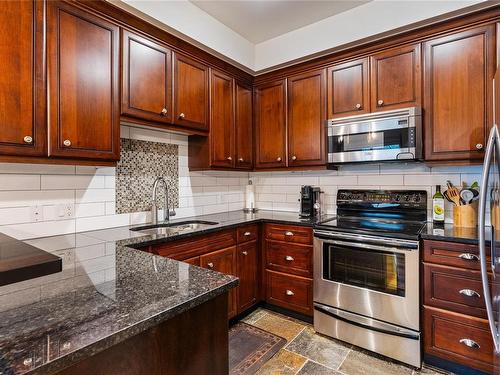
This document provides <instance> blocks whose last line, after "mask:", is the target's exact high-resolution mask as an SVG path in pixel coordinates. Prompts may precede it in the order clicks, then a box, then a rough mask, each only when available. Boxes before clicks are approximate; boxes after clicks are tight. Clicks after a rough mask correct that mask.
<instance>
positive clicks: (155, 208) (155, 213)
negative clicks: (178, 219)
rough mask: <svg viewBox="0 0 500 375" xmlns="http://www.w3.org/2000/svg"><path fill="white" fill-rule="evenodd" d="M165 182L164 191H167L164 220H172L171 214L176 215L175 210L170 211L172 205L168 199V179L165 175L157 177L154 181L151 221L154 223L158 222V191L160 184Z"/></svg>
mask: <svg viewBox="0 0 500 375" xmlns="http://www.w3.org/2000/svg"><path fill="white" fill-rule="evenodd" d="M160 183H163V191H164V193H165V199H164V204H163V221H166V222H168V221H170V216H175V210H172V211H170V205H169V201H168V185H167V181H165V179H164V178H163V177H157V178H156V180H155V182H154V183H153V198H152V201H153V202H152V205H151V223H152V224H153V225H156V224H158V206H157V205H156V196H157V191H158V185H160Z"/></svg>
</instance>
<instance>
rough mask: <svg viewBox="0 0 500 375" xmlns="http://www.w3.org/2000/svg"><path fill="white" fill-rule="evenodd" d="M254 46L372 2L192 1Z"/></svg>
mask: <svg viewBox="0 0 500 375" xmlns="http://www.w3.org/2000/svg"><path fill="white" fill-rule="evenodd" d="M190 1H191V3H193V4H194V5H196V6H197V7H198V8H200V9H202V10H204V11H205V12H207V13H208V14H210V15H211V16H212V17H214V18H215V19H217V20H218V21H220V22H222V23H223V24H224V25H226V26H227V27H229V28H230V29H232V30H233V31H235V32H237V33H238V34H240V35H241V36H243V37H244V38H245V39H247V40H249V41H250V42H252V43H255V44H257V43H261V42H263V41H266V40H269V39H272V38H274V37H276V36H279V35H282V34H285V33H287V32H290V31H292V30H296V29H299V28H301V27H303V26H307V25H310V24H312V23H314V22H317V21H320V20H322V19H324V18H328V17H331V16H333V15H336V14H339V13H342V12H345V11H346V10H349V9H352V8H355V7H358V6H360V5H363V4H366V3H368V2H369V1H370V0H368V1H367V0H364V1H360V0H335V1H332V0H330V1H324V0H323V1H316V0H311V1H286V0H281V1H275V0H271V1H268V0H260V1H259V0H252V1H247V0H241V1H234V0H229V1H228V0H222V1H221V0H201V1H197V0H190Z"/></svg>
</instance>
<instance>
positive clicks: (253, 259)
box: [237, 241, 258, 312]
mask: <svg viewBox="0 0 500 375" xmlns="http://www.w3.org/2000/svg"><path fill="white" fill-rule="evenodd" d="M257 251H258V247H257V241H251V242H246V243H244V244H242V245H238V256H237V263H238V277H239V279H240V285H239V286H238V312H242V311H245V310H246V309H248V308H249V307H251V306H252V305H254V304H255V303H256V302H257V285H258V280H257Z"/></svg>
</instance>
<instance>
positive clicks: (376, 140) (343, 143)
mask: <svg viewBox="0 0 500 375" xmlns="http://www.w3.org/2000/svg"><path fill="white" fill-rule="evenodd" d="M328 142H329V148H328V149H329V152H333V153H336V152H347V151H368V150H387V149H399V148H406V147H409V145H408V128H401V129H391V130H384V131H378V132H370V133H358V134H346V135H336V136H329V137H328Z"/></svg>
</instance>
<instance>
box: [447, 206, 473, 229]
mask: <svg viewBox="0 0 500 375" xmlns="http://www.w3.org/2000/svg"><path fill="white" fill-rule="evenodd" d="M477 209H478V202H477V201H475V202H472V203H471V204H466V205H463V206H453V225H454V226H456V227H462V228H475V227H476V226H477Z"/></svg>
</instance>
